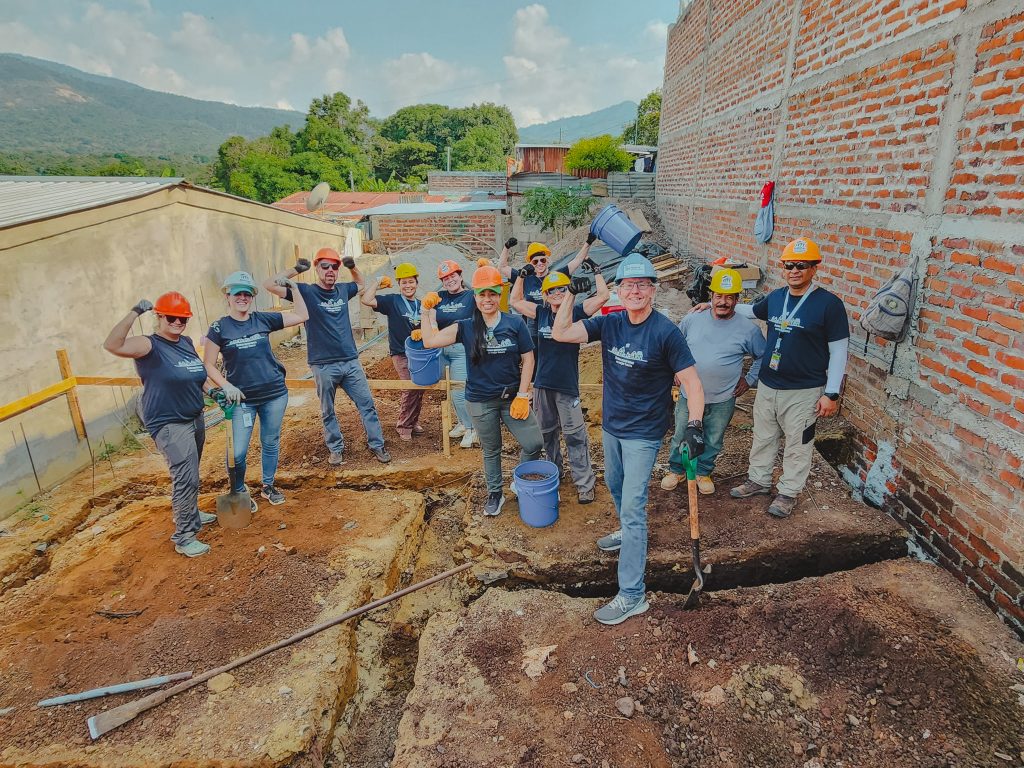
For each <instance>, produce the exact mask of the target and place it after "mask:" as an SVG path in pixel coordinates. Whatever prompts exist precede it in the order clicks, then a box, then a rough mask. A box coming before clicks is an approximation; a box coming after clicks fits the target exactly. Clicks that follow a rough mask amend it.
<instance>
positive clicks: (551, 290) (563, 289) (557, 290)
mask: <svg viewBox="0 0 1024 768" xmlns="http://www.w3.org/2000/svg"><path fill="white" fill-rule="evenodd" d="M568 290H569V289H568V288H566V287H565V286H564V285H563V286H562V287H560V288H548V296H550V295H551V294H553V293H565V292H566V291H568Z"/></svg>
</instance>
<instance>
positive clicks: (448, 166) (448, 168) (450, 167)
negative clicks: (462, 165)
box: [444, 144, 452, 173]
mask: <svg viewBox="0 0 1024 768" xmlns="http://www.w3.org/2000/svg"><path fill="white" fill-rule="evenodd" d="M444 149H445V154H447V155H448V163H447V165H446V168H447V170H448V173H451V171H452V147H451V145H450V144H449V145H448V146H447V147H445V148H444Z"/></svg>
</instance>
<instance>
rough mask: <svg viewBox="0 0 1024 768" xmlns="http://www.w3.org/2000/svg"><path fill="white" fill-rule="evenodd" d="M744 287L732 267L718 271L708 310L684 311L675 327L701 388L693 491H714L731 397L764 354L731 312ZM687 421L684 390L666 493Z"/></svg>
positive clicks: (756, 334) (756, 333) (747, 324)
mask: <svg viewBox="0 0 1024 768" xmlns="http://www.w3.org/2000/svg"><path fill="white" fill-rule="evenodd" d="M742 290H743V279H742V278H741V277H740V274H739V272H737V271H736V270H734V269H721V270H719V271H718V272H716V273H715V274H714V275H713V276H712V278H711V311H710V312H700V313H697V314H690V315H686V316H685V317H684V318H683V319H682V321H681V322H680V323H679V330H681V331H682V332H683V336H684V337H685V338H686V344H687V345H688V346H689V347H690V352H691V353H692V354H693V359H694V360H696V362H697V375H698V376H699V377H700V383H701V386H703V387H704V444H705V448H704V453H702V454H701V455H700V456H699V457H698V458H697V490H699V491H700V492H701V493H703V494H711V493H714V492H715V484H714V482H713V481H712V480H711V473H712V472H713V471H714V469H715V459H717V458H718V454H719V452H721V450H722V441H723V439H724V438H725V429H726V427H728V426H729V422H730V421H731V420H732V414H733V411H734V410H735V408H736V398H737V397H739V396H740V395H742V394H743V393H744V392H746V391H747V390H748V389H750V388H751V387H752V386H753V385H754V384H755V383H756V382H757V375H758V373H759V372H760V370H761V356H762V355H763V354H764V345H765V340H764V334H762V333H761V330H760V329H759V328H758V327H757V326H756V325H754V323H753V321H751V320H749V319H748V318H745V317H740V316H739V315H737V314H736V303H737V302H738V301H739V295H740V292H741V291H742ZM747 356H750V357H751V358H753V364H752V365H751V366H750V371H749V372H748V373H747V375H746V377H743V376H742V373H743V358H744V357H747ZM688 419H689V416H688V411H687V406H686V396H685V393H683V392H680V393H679V400H678V402H677V403H676V429H675V434H674V435H673V436H672V444H671V447H670V448H669V472H668V474H666V475H665V477H664V478H662V481H661V487H662V488H664V489H665V490H666V491H671V490H672V489H673V488H675V487H676V486H677V485H678V484H679V481H680V480H681V479H682V476H683V474H684V472H685V468H684V466H683V464H682V460H681V457H680V456H679V454H678V453H677V452H678V451H679V450H680V446H681V444H682V442H683V431H684V430H685V429H686V423H687V420H688Z"/></svg>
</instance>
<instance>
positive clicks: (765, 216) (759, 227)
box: [754, 181, 775, 243]
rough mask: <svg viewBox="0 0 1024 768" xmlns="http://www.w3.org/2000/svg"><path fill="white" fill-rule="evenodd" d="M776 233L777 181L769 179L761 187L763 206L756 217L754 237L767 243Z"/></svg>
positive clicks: (760, 241)
mask: <svg viewBox="0 0 1024 768" xmlns="http://www.w3.org/2000/svg"><path fill="white" fill-rule="evenodd" d="M773 234H775V182H774V181H767V182H765V185H764V186H763V187H761V208H760V210H759V211H758V212H757V218H756V219H754V237H755V238H757V242H759V243H767V242H768V241H769V240H771V239H772V235H773Z"/></svg>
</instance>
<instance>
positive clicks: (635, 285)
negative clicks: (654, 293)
mask: <svg viewBox="0 0 1024 768" xmlns="http://www.w3.org/2000/svg"><path fill="white" fill-rule="evenodd" d="M653 287H654V283H652V282H651V281H649V280H644V281H642V282H633V281H629V282H622V283H619V290H620V291H622V292H623V293H628V292H629V291H646V290H649V289H650V288H653Z"/></svg>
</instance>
